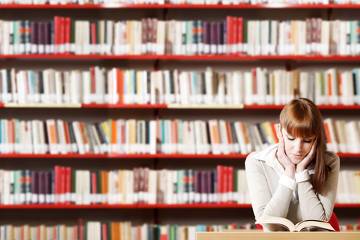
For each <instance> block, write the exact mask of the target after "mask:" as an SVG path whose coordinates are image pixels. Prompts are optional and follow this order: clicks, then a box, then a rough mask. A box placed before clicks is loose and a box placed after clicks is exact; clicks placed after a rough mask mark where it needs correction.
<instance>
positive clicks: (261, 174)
mask: <svg viewBox="0 0 360 240" xmlns="http://www.w3.org/2000/svg"><path fill="white" fill-rule="evenodd" d="M262 164H263V163H262V162H261V161H259V160H257V159H254V158H253V155H252V154H250V155H249V156H248V157H247V158H246V161H245V170H246V178H247V184H248V189H249V194H250V199H251V204H252V208H253V211H254V215H255V219H256V220H258V219H259V218H260V217H261V216H262V215H263V214H264V215H270V216H276V217H286V216H287V214H288V210H289V205H290V202H291V199H292V193H293V190H292V189H290V188H289V187H288V186H286V185H285V184H280V181H279V184H278V187H277V189H276V190H275V192H274V193H273V194H272V193H271V191H270V188H269V183H268V182H267V181H268V180H267V178H266V174H265V171H264V166H263V165H262ZM270 181H271V180H270Z"/></svg>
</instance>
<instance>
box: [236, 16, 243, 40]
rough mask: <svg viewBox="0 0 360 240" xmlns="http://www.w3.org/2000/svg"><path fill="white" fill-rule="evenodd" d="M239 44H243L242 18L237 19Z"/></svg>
mask: <svg viewBox="0 0 360 240" xmlns="http://www.w3.org/2000/svg"><path fill="white" fill-rule="evenodd" d="M236 27H237V29H236V30H237V34H236V35H237V43H243V19H242V17H239V18H237V24H236Z"/></svg>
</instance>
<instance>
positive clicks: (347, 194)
mask: <svg viewBox="0 0 360 240" xmlns="http://www.w3.org/2000/svg"><path fill="white" fill-rule="evenodd" d="M336 201H337V202H341V203H358V202H360V171H359V170H357V171H353V170H342V171H340V174H339V181H338V188H337V196H336Z"/></svg>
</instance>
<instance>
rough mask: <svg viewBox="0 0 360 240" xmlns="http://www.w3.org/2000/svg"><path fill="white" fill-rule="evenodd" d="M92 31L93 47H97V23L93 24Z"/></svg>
mask: <svg viewBox="0 0 360 240" xmlns="http://www.w3.org/2000/svg"><path fill="white" fill-rule="evenodd" d="M90 31H91V45H92V46H96V42H97V39H96V23H94V22H93V23H91V26H90Z"/></svg>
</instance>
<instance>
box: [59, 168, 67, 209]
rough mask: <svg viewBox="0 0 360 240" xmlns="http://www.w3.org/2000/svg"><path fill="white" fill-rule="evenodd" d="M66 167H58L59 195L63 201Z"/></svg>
mask: <svg viewBox="0 0 360 240" xmlns="http://www.w3.org/2000/svg"><path fill="white" fill-rule="evenodd" d="M65 181H66V169H65V167H60V196H61V201H62V202H65V201H64V197H63V196H64V194H65V188H66V183H65Z"/></svg>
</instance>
